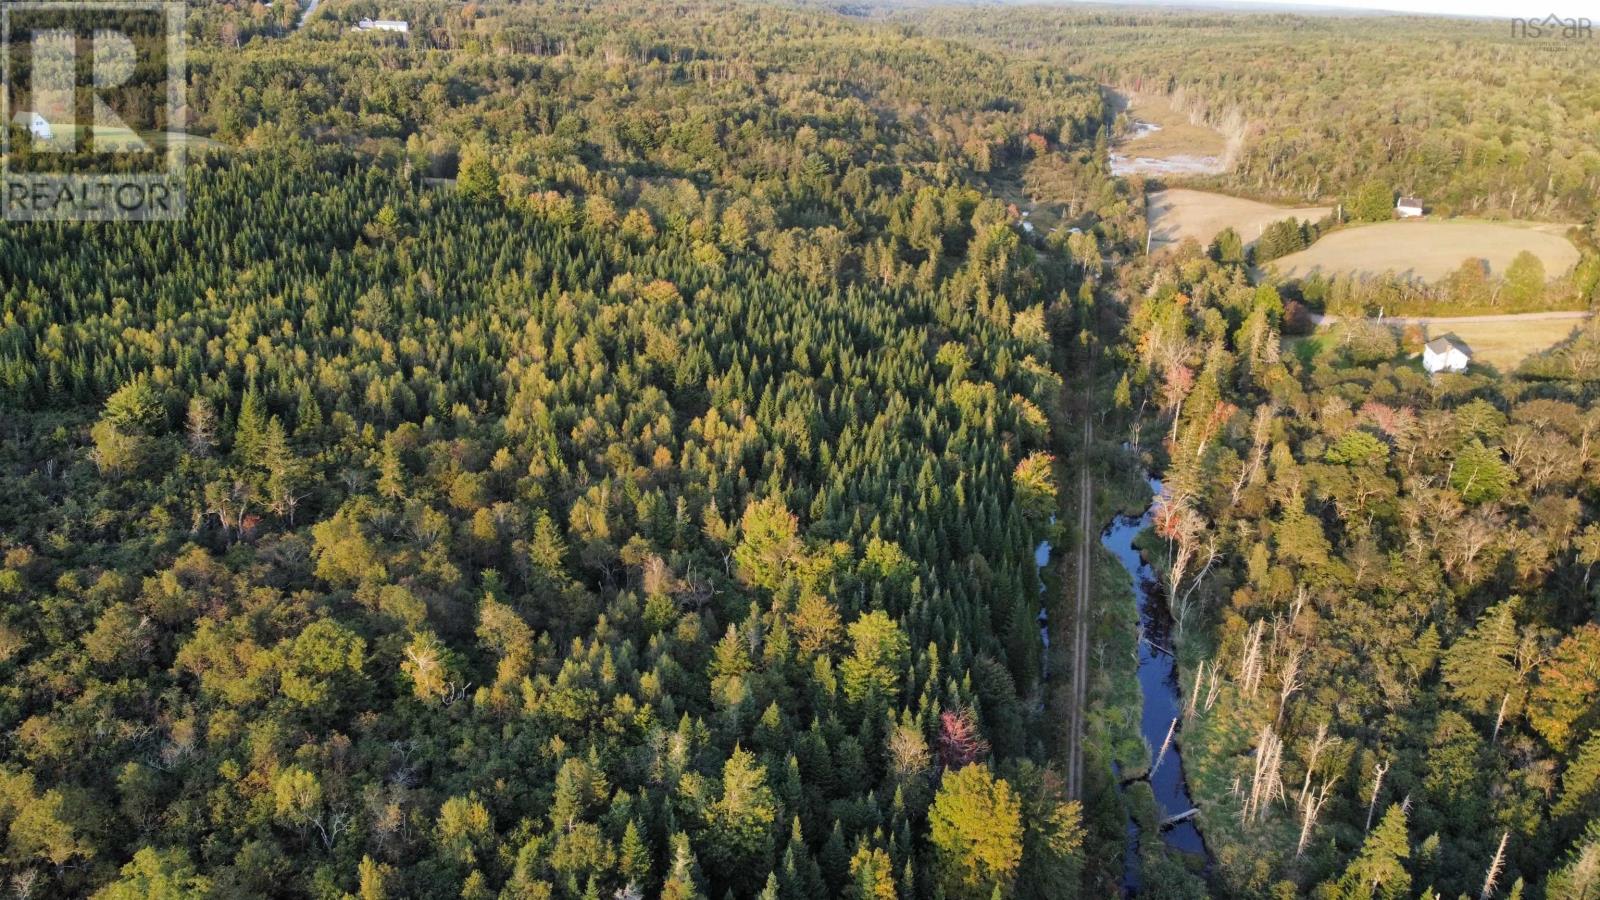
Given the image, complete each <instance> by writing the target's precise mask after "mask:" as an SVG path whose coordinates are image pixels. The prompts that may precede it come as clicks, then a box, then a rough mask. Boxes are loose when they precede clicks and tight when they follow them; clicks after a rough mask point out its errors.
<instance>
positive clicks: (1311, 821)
mask: <svg viewBox="0 0 1600 900" xmlns="http://www.w3.org/2000/svg"><path fill="white" fill-rule="evenodd" d="M1335 781H1338V779H1337V778H1331V779H1329V780H1327V781H1324V782H1323V783H1322V787H1320V788H1318V789H1317V792H1316V793H1315V794H1311V793H1309V792H1307V793H1306V794H1305V796H1304V799H1303V800H1302V801H1301V803H1300V840H1299V842H1298V843H1296V844H1295V848H1294V855H1295V858H1296V859H1298V858H1300V856H1301V855H1303V854H1304V853H1305V852H1306V844H1308V843H1310V841H1311V831H1312V829H1314V828H1316V827H1317V817H1318V816H1320V815H1322V808H1323V807H1324V806H1326V805H1327V803H1328V791H1329V790H1330V789H1331V788H1332V787H1333V784H1334V782H1335Z"/></svg>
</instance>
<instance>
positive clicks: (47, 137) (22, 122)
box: [11, 112, 56, 141]
mask: <svg viewBox="0 0 1600 900" xmlns="http://www.w3.org/2000/svg"><path fill="white" fill-rule="evenodd" d="M11 122H12V124H14V125H18V126H21V127H23V128H26V129H28V133H29V134H31V135H33V139H34V140H36V141H53V140H55V137H56V132H55V129H54V128H51V127H50V120H49V119H46V118H45V117H44V116H41V115H39V114H38V113H36V112H19V113H17V114H16V115H14V116H12V117H11Z"/></svg>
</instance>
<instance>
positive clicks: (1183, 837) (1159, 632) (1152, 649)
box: [1100, 478, 1206, 895]
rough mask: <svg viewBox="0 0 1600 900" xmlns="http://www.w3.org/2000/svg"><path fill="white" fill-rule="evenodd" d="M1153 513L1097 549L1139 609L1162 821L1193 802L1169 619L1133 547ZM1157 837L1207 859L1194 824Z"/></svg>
mask: <svg viewBox="0 0 1600 900" xmlns="http://www.w3.org/2000/svg"><path fill="white" fill-rule="evenodd" d="M1149 482H1150V488H1151V490H1152V491H1153V492H1154V493H1155V494H1156V495H1158V496H1159V495H1160V493H1161V482H1159V481H1157V480H1155V479H1153V478H1151V479H1149ZM1154 508H1155V506H1154V503H1152V504H1151V506H1150V507H1149V508H1147V509H1146V510H1145V511H1144V513H1143V515H1140V516H1118V517H1116V518H1115V519H1113V520H1112V521H1111V524H1109V525H1107V526H1106V529H1105V531H1103V532H1101V533H1100V544H1101V545H1102V546H1104V547H1105V548H1106V549H1107V550H1109V551H1111V554H1112V555H1113V556H1115V557H1116V558H1117V561H1118V562H1120V563H1121V564H1122V567H1123V568H1124V569H1126V570H1128V575H1129V576H1130V577H1131V578H1132V579H1133V593H1134V599H1135V600H1136V601H1137V603H1138V606H1139V624H1140V628H1141V631H1142V632H1143V635H1142V636H1143V640H1141V641H1140V642H1139V692H1140V693H1141V694H1142V695H1143V697H1144V708H1143V713H1142V714H1141V716H1140V721H1139V731H1140V733H1141V734H1143V735H1144V739H1145V743H1146V744H1148V745H1149V746H1150V755H1151V765H1152V766H1153V770H1152V771H1151V773H1150V774H1149V775H1147V776H1143V780H1148V781H1149V782H1150V788H1151V790H1152V791H1154V793H1155V798H1156V804H1157V806H1158V807H1159V808H1160V810H1161V816H1162V818H1163V819H1166V818H1169V817H1171V816H1177V815H1181V814H1183V813H1185V812H1188V811H1189V810H1191V809H1193V808H1194V801H1193V800H1192V799H1191V798H1190V797H1189V785H1188V782H1187V781H1185V780H1184V777H1183V758H1182V755H1181V754H1180V753H1179V750H1178V743H1177V736H1178V729H1181V727H1182V726H1181V722H1180V723H1179V725H1178V726H1176V728H1175V727H1174V724H1173V723H1174V722H1175V721H1179V719H1180V717H1181V716H1182V710H1183V695H1182V690H1181V689H1180V687H1179V684H1178V676H1177V671H1176V661H1175V660H1174V659H1173V658H1172V654H1171V652H1170V650H1169V649H1168V648H1169V647H1171V641H1172V637H1171V630H1172V627H1171V626H1172V618H1171V615H1170V614H1169V612H1168V610H1167V604H1166V602H1165V598H1164V597H1163V596H1162V591H1161V585H1160V582H1159V581H1158V580H1157V578H1156V573H1155V570H1154V569H1152V568H1151V567H1150V564H1149V563H1147V562H1145V560H1144V557H1143V556H1142V555H1141V554H1140V552H1139V551H1138V550H1137V549H1135V548H1134V546H1133V541H1134V538H1136V537H1138V535H1139V533H1140V532H1142V531H1144V530H1145V528H1147V527H1149V525H1150V517H1151V513H1152V510H1154ZM1169 731H1170V733H1172V735H1173V737H1172V741H1171V743H1170V745H1168V746H1167V747H1166V753H1165V755H1164V756H1163V755H1162V746H1163V745H1164V744H1167V743H1168V741H1167V736H1168V734H1169ZM1135 780H1140V779H1135ZM1161 837H1162V840H1164V841H1166V843H1167V846H1169V847H1172V848H1173V849H1175V850H1180V851H1182V852H1184V853H1192V854H1196V855H1198V856H1206V845H1205V840H1204V839H1203V838H1202V837H1201V836H1200V830H1199V829H1198V828H1196V827H1195V823H1194V820H1192V819H1189V820H1186V821H1182V822H1178V823H1177V824H1175V825H1172V826H1170V827H1167V828H1163V829H1162V834H1161ZM1141 886H1142V885H1141V883H1140V878H1139V867H1138V826H1137V825H1135V824H1134V823H1133V821H1132V820H1131V819H1130V820H1129V822H1128V857H1127V864H1126V867H1125V870H1124V875H1123V887H1124V889H1126V890H1127V892H1128V893H1129V894H1130V895H1131V894H1136V893H1138V891H1139V889H1140V888H1141Z"/></svg>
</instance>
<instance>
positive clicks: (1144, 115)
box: [1108, 92, 1228, 176]
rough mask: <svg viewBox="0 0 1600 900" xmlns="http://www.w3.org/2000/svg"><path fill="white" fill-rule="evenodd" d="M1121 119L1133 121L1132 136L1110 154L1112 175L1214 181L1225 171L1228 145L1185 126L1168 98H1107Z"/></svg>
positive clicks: (1201, 128)
mask: <svg viewBox="0 0 1600 900" xmlns="http://www.w3.org/2000/svg"><path fill="white" fill-rule="evenodd" d="M1108 94H1109V102H1110V103H1111V106H1112V108H1113V109H1114V110H1116V112H1117V113H1118V114H1119V115H1120V114H1121V113H1123V112H1127V113H1128V115H1129V116H1131V117H1132V118H1133V120H1134V129H1133V132H1132V133H1131V134H1129V135H1128V136H1126V137H1124V138H1123V139H1122V140H1120V141H1118V142H1117V144H1116V146H1115V147H1114V148H1112V151H1111V174H1113V175H1136V174H1137V175H1151V176H1159V175H1174V176H1175V175H1216V174H1219V173H1221V172H1225V171H1227V168H1228V166H1227V157H1228V140H1227V138H1225V137H1224V136H1223V135H1222V133H1221V132H1219V131H1217V130H1216V129H1214V128H1209V127H1207V126H1205V125H1196V124H1194V123H1193V122H1190V121H1189V117H1188V116H1187V115H1185V114H1184V113H1181V112H1179V111H1178V110H1176V109H1173V108H1172V104H1171V103H1169V102H1168V101H1167V98H1166V97H1162V96H1160V95H1154V94H1130V95H1128V96H1126V97H1124V96H1123V95H1121V94H1117V93H1115V92H1108Z"/></svg>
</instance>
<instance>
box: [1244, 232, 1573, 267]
mask: <svg viewBox="0 0 1600 900" xmlns="http://www.w3.org/2000/svg"><path fill="white" fill-rule="evenodd" d="M1566 230H1567V226H1565V225H1550V224H1543V223H1533V222H1477V221H1436V222H1380V223H1377V224H1375V225H1360V226H1356V227H1354V228H1345V229H1342V230H1339V231H1335V232H1333V233H1332V234H1329V235H1326V236H1325V237H1323V238H1322V239H1321V240H1319V241H1317V242H1316V243H1315V244H1312V245H1311V246H1310V247H1308V248H1306V249H1305V250H1301V251H1300V252H1299V253H1292V254H1290V255H1288V256H1285V257H1283V258H1282V259H1279V260H1276V261H1274V262H1273V263H1272V266H1274V267H1276V268H1277V270H1278V273H1279V274H1280V275H1282V276H1283V277H1285V278H1304V277H1305V276H1307V275H1311V274H1313V273H1317V272H1320V273H1322V274H1324V275H1336V274H1347V273H1348V274H1356V275H1381V274H1383V273H1384V272H1393V273H1395V274H1396V275H1402V276H1407V277H1412V278H1420V279H1422V280H1424V281H1438V280H1439V279H1441V278H1443V277H1444V276H1446V275H1448V274H1449V273H1451V272H1452V271H1454V270H1456V269H1458V268H1460V267H1461V263H1462V262H1464V261H1465V260H1468V259H1474V258H1476V259H1483V260H1486V261H1487V262H1488V264H1489V272H1490V274H1491V275H1504V274H1505V270H1506V267H1508V266H1510V265H1511V261H1512V260H1513V259H1515V258H1516V256H1517V254H1518V253H1521V252H1522V251H1523V250H1528V251H1530V252H1532V253H1533V254H1534V255H1535V256H1537V257H1539V260H1540V261H1541V262H1543V263H1544V270H1545V274H1546V275H1547V276H1548V277H1551V278H1555V277H1558V276H1560V275H1563V274H1565V273H1566V272H1567V270H1569V269H1571V268H1572V267H1573V266H1574V265H1576V264H1577V262H1578V248H1577V247H1574V246H1573V245H1572V242H1571V241H1569V240H1567V239H1566V237H1565V236H1564V235H1565V233H1566Z"/></svg>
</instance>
